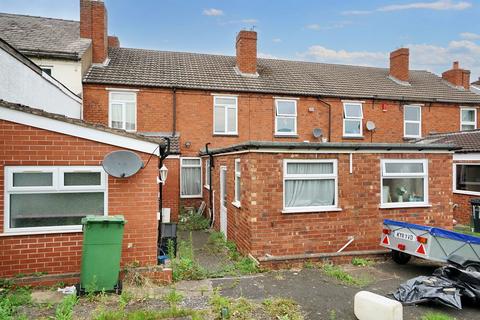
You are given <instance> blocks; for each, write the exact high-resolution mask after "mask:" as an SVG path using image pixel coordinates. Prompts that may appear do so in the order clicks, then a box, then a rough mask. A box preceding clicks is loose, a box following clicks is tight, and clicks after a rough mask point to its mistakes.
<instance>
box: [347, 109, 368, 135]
mask: <svg viewBox="0 0 480 320" xmlns="http://www.w3.org/2000/svg"><path fill="white" fill-rule="evenodd" d="M362 121H363V110H362V104H361V103H357V102H348V103H347V102H346V103H344V104H343V135H344V136H345V137H361V136H362V135H363V123H362Z"/></svg>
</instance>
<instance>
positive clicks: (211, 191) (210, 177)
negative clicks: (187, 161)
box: [205, 142, 215, 228]
mask: <svg viewBox="0 0 480 320" xmlns="http://www.w3.org/2000/svg"><path fill="white" fill-rule="evenodd" d="M209 144H210V142H208V143H206V144H205V151H206V154H207V155H208V160H209V161H210V166H209V167H208V180H209V181H210V185H209V190H208V193H209V199H208V202H209V207H210V228H211V227H212V226H213V222H214V220H215V213H214V212H213V186H212V168H213V167H214V166H215V165H214V163H213V154H211V153H210V152H209V151H208V145H209Z"/></svg>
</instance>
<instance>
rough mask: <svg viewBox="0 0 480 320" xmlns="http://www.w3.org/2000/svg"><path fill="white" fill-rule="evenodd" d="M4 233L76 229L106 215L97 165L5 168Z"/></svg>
mask: <svg viewBox="0 0 480 320" xmlns="http://www.w3.org/2000/svg"><path fill="white" fill-rule="evenodd" d="M5 177H6V194H5V232H6V233H8V232H26V233H28V232H49V231H58V232H63V231H80V230H81V226H80V224H81V219H82V218H83V217H85V216H87V215H106V214H107V209H106V207H107V205H106V204H107V187H106V174H105V172H104V170H103V169H102V168H101V167H50V166H49V167H5Z"/></svg>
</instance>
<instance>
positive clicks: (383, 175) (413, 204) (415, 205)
mask: <svg viewBox="0 0 480 320" xmlns="http://www.w3.org/2000/svg"><path fill="white" fill-rule="evenodd" d="M387 163H422V165H423V173H421V174H420V173H387V172H386V170H385V167H386V166H385V164H387ZM384 178H387V179H395V178H397V179H404V178H422V179H423V190H424V191H423V192H424V197H423V201H421V202H420V201H418V202H384V199H383V179H384ZM428 178H429V174H428V159H381V160H380V208H385V209H390V208H418V207H430V206H431V205H430V203H429V196H428V195H429V189H428Z"/></svg>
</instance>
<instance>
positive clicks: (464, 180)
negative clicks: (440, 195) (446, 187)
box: [453, 164, 480, 195]
mask: <svg viewBox="0 0 480 320" xmlns="http://www.w3.org/2000/svg"><path fill="white" fill-rule="evenodd" d="M453 175H454V177H453V179H454V182H455V184H454V190H453V191H454V192H456V193H465V194H472V195H480V164H455V165H454V172H453Z"/></svg>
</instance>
